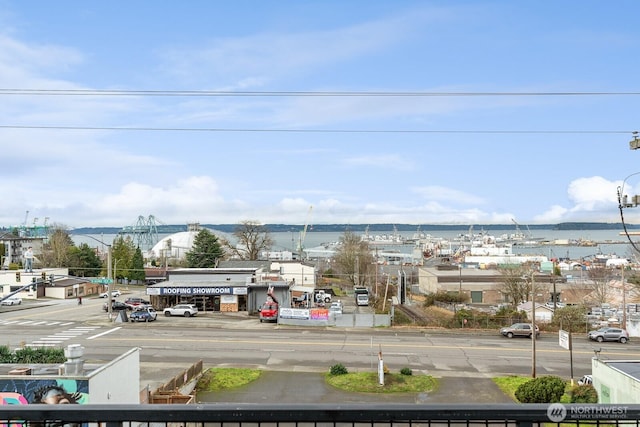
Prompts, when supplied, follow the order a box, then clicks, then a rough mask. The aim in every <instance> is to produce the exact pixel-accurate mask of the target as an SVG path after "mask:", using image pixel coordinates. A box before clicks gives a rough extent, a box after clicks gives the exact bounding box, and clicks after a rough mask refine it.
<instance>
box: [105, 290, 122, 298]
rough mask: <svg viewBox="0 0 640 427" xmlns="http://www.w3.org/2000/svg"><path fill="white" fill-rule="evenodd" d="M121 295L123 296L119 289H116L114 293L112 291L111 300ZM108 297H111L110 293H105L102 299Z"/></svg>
mask: <svg viewBox="0 0 640 427" xmlns="http://www.w3.org/2000/svg"><path fill="white" fill-rule="evenodd" d="M120 295H122V293H121V292H120V290H118V289H114V290H113V291H111V298H117V297H119V296H120ZM108 296H109V291H107V292H103V293H101V294H100V298H107V297H108Z"/></svg>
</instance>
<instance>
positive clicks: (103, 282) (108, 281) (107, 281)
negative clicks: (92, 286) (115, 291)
mask: <svg viewBox="0 0 640 427" xmlns="http://www.w3.org/2000/svg"><path fill="white" fill-rule="evenodd" d="M91 283H99V284H101V285H109V284H111V283H113V280H112V279H109V278H107V277H100V278H99V279H91Z"/></svg>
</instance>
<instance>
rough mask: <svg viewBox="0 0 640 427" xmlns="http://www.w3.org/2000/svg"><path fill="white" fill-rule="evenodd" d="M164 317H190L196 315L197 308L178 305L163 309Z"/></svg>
mask: <svg viewBox="0 0 640 427" xmlns="http://www.w3.org/2000/svg"><path fill="white" fill-rule="evenodd" d="M162 312H163V313H164V315H165V316H167V317H170V316H184V317H191V316H196V315H197V314H198V307H196V306H195V305H191V304H178V305H174V306H173V307H169V308H165V309H164V310H162Z"/></svg>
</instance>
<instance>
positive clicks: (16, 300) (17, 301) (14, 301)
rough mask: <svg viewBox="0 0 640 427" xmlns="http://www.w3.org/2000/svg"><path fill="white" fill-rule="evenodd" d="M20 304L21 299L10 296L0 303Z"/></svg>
mask: <svg viewBox="0 0 640 427" xmlns="http://www.w3.org/2000/svg"><path fill="white" fill-rule="evenodd" d="M20 304H22V298H20V297H19V296H17V295H12V296H10V297H9V298H6V299H3V300H2V301H0V305H20Z"/></svg>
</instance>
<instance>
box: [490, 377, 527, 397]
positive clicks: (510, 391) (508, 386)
mask: <svg viewBox="0 0 640 427" xmlns="http://www.w3.org/2000/svg"><path fill="white" fill-rule="evenodd" d="M530 379H531V377H518V376H516V375H509V376H508V377H495V378H493V382H494V383H496V385H497V386H498V388H499V389H500V390H502V392H503V393H504V394H506V395H507V396H509V397H510V398H511V399H513V401H514V402H517V401H518V399H516V390H517V389H518V387H520V384H524V383H526V382H527V381H529V380H530Z"/></svg>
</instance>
